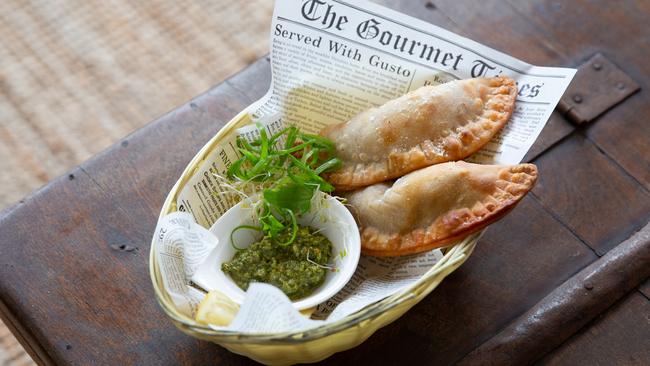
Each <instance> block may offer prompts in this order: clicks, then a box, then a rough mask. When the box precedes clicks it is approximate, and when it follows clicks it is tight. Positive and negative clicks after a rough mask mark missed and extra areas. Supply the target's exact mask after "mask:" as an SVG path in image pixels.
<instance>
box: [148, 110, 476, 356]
mask: <svg viewBox="0 0 650 366" xmlns="http://www.w3.org/2000/svg"><path fill="white" fill-rule="evenodd" d="M249 109H250V106H249V107H247V108H245V109H244V110H242V111H241V112H239V113H238V114H237V115H236V116H235V117H234V118H232V119H231V120H230V121H229V122H228V123H227V124H226V125H225V126H224V127H223V128H221V129H220V130H219V131H218V132H217V134H215V135H214V136H213V137H212V138H211V139H210V140H209V141H208V142H207V143H206V144H205V145H204V146H203V147H202V148H201V149H200V150H199V151H198V152H197V153H196V155H195V156H194V157H193V158H192V160H191V161H190V162H189V163H188V164H187V165H186V167H185V169H184V170H183V173H182V174H181V175H180V177H179V179H178V180H177V181H176V183H175V184H174V186H173V187H172V189H171V190H170V191H169V193H168V194H167V197H166V198H165V201H164V203H163V205H162V208H161V211H160V214H159V216H158V220H157V222H160V220H161V219H162V218H163V217H164V216H165V215H167V214H169V213H172V212H175V211H176V202H175V199H176V197H177V196H178V193H179V192H180V190H181V188H182V187H183V186H184V185H185V184H186V182H187V181H188V180H189V179H190V178H191V177H192V176H193V175H194V174H193V173H194V172H195V171H196V170H197V169H199V167H200V166H201V163H202V162H203V161H204V160H205V159H206V158H207V156H208V155H209V154H210V153H211V152H212V150H213V149H214V148H215V147H216V145H218V144H219V143H220V142H221V140H222V139H223V137H225V136H227V135H228V134H230V133H231V132H232V131H233V130H235V129H236V128H239V127H240V126H243V125H244V124H246V122H250V121H251V118H250V115H249ZM480 235H481V232H479V233H474V234H472V235H469V236H467V237H465V238H463V239H461V240H460V241H458V242H457V243H455V244H452V245H450V246H448V247H446V253H445V254H444V255H443V257H442V258H441V259H440V260H439V261H437V262H436V264H434V265H433V266H432V267H431V268H430V269H429V270H428V271H427V272H426V273H425V274H424V275H423V276H422V277H421V278H420V279H419V280H418V281H416V282H415V283H413V284H411V285H410V286H407V287H405V288H403V289H402V290H400V291H398V292H396V293H394V294H393V295H391V296H388V297H386V298H384V299H382V300H379V301H377V302H375V303H372V304H370V305H368V306H366V307H364V308H363V309H361V310H359V311H357V312H355V313H353V314H350V315H348V316H345V317H343V318H341V319H339V320H337V321H334V322H330V323H324V324H322V325H320V326H317V327H314V328H309V329H306V330H299V331H290V332H280V333H272V334H269V333H240V332H236V331H229V330H218V329H214V328H212V327H210V326H208V325H202V324H199V323H197V322H196V321H195V320H194V319H192V318H190V317H188V316H186V315H184V314H181V313H180V312H179V311H178V310H177V309H176V308H175V306H174V304H173V302H172V301H171V298H170V297H169V295H168V294H167V292H166V291H165V290H164V284H163V283H162V276H161V274H160V271H159V267H158V259H157V255H156V248H155V232H154V233H153V235H152V240H151V244H150V253H149V276H150V278H151V282H152V284H153V288H154V294H155V297H156V300H157V302H158V304H159V305H160V307H161V308H162V309H163V311H164V312H165V313H166V314H167V316H169V317H170V318H171V319H172V321H173V322H174V323H175V325H176V326H177V327H179V328H180V329H181V330H184V331H191V332H194V333H197V334H199V335H202V336H209V337H218V338H219V340H220V341H227V342H237V343H240V342H245V343H264V344H267V343H276V342H279V343H301V342H305V341H308V340H314V339H318V338H322V337H326V336H328V335H331V334H333V333H338V332H340V331H343V330H346V329H349V328H352V327H354V326H357V325H359V324H361V323H362V322H364V321H366V320H369V319H373V318H375V317H378V316H380V315H381V314H383V313H385V312H387V311H389V310H391V309H394V308H397V307H399V306H400V305H402V304H405V303H407V302H408V301H409V300H414V299H416V298H417V297H418V296H419V295H421V294H422V292H423V291H425V289H426V288H427V285H428V284H430V283H432V282H433V281H434V279H435V278H438V276H442V277H441V278H440V281H442V279H444V278H445V277H446V276H447V275H449V274H450V273H451V272H453V271H454V270H456V269H457V268H458V267H459V266H460V265H461V264H462V263H463V262H465V260H467V258H468V257H469V255H470V254H471V253H472V251H473V250H474V247H475V246H476V242H477V241H478V238H479V237H480ZM432 290H433V288H432V289H430V290H429V291H432Z"/></svg>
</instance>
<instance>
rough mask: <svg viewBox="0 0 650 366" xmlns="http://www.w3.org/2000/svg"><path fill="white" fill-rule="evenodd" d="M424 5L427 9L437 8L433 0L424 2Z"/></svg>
mask: <svg viewBox="0 0 650 366" xmlns="http://www.w3.org/2000/svg"><path fill="white" fill-rule="evenodd" d="M424 7H425V8H427V9H431V10H434V9H435V8H436V4H434V3H433V2H431V1H427V3H426V4H424Z"/></svg>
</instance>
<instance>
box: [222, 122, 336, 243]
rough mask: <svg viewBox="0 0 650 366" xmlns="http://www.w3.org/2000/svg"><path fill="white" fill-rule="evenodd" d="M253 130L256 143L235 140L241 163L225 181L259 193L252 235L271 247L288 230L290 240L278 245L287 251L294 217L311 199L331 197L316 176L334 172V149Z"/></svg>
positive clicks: (286, 133)
mask: <svg viewBox="0 0 650 366" xmlns="http://www.w3.org/2000/svg"><path fill="white" fill-rule="evenodd" d="M257 128H258V129H259V132H260V137H259V138H258V139H257V140H255V141H253V142H250V143H249V142H248V141H246V140H244V139H242V138H239V139H237V149H238V150H239V152H240V153H241V154H242V157H241V158H240V159H239V160H237V161H235V162H234V163H233V164H232V165H231V166H230V167H229V168H228V178H230V179H235V180H238V181H240V182H247V183H253V184H256V185H260V186H262V187H264V189H263V190H262V195H261V202H260V204H259V206H258V207H259V208H258V218H259V223H260V227H259V228H257V229H260V230H261V231H262V232H263V233H264V235H265V236H266V237H270V238H271V239H273V240H274V241H275V240H276V239H277V237H278V234H279V233H281V232H283V231H284V230H291V233H292V235H291V236H290V239H289V240H288V241H286V242H284V243H278V244H280V245H289V244H291V243H292V242H293V241H294V239H295V237H296V232H297V231H298V222H297V217H298V216H300V215H301V214H304V213H306V212H308V211H309V209H310V207H311V200H312V197H313V196H314V194H315V193H316V192H317V191H319V190H320V191H322V192H332V191H334V186H332V185H331V184H329V183H328V182H327V181H325V180H324V179H323V178H321V177H320V176H319V175H320V174H322V173H324V172H329V171H332V170H335V169H337V168H339V167H340V166H341V160H340V159H338V158H336V157H335V156H334V154H335V149H334V144H333V143H332V142H331V141H330V140H328V139H326V138H324V137H322V136H318V135H311V134H307V133H302V132H300V130H299V129H298V128H297V127H294V126H291V127H287V128H285V129H283V130H282V131H280V132H278V133H276V134H274V135H273V136H271V137H269V136H268V134H267V133H266V129H264V127H262V126H261V125H260V124H258V125H257ZM246 228H249V229H250V227H246ZM238 229H240V228H235V230H238Z"/></svg>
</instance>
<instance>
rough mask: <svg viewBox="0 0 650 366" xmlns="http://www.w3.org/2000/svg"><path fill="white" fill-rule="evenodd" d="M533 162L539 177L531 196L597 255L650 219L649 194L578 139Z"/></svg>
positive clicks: (615, 165) (585, 140)
mask: <svg viewBox="0 0 650 366" xmlns="http://www.w3.org/2000/svg"><path fill="white" fill-rule="evenodd" d="M535 163H536V164H537V166H538V168H539V171H540V174H539V176H540V178H539V180H538V183H537V186H536V187H535V188H534V189H533V193H534V194H535V195H536V196H537V197H539V200H540V201H541V202H542V204H543V205H544V206H545V207H548V208H549V210H550V211H551V212H553V213H554V215H557V217H559V218H560V220H561V221H562V222H564V223H565V224H566V225H567V226H568V227H569V228H571V230H572V231H573V232H574V233H576V235H578V236H579V237H580V238H581V239H583V240H584V241H585V242H586V243H587V244H588V245H589V246H590V247H591V248H593V249H594V250H595V251H596V253H597V254H598V255H603V254H605V253H606V252H607V251H608V250H610V249H611V248H613V247H614V246H615V245H617V244H618V243H620V242H621V241H623V240H625V239H626V238H627V237H629V236H630V235H631V234H632V233H633V232H635V231H637V230H639V229H640V228H641V227H642V226H643V225H644V224H645V223H646V222H648V219H650V194H648V192H647V191H646V190H645V189H643V187H641V186H640V185H639V184H638V183H637V182H636V181H635V180H634V179H632V178H630V177H629V176H628V175H627V174H626V172H625V171H624V170H622V169H621V167H620V166H618V165H617V164H615V163H614V162H613V161H612V160H611V159H610V158H609V157H607V156H606V155H604V154H603V153H602V152H601V151H600V150H599V149H598V148H597V147H596V146H595V145H594V144H593V143H592V142H591V141H590V140H589V139H587V138H585V137H583V136H582V135H580V134H578V135H573V136H571V137H570V138H569V139H567V140H566V141H564V142H563V143H562V144H560V145H558V146H555V147H554V148H552V149H551V150H549V151H548V152H546V153H545V154H544V155H542V156H541V157H540V158H538V159H536V160H535Z"/></svg>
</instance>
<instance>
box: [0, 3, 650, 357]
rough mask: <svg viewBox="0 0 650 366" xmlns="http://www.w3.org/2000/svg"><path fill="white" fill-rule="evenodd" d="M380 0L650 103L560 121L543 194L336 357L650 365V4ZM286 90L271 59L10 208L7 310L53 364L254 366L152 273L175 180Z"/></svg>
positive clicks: (546, 151) (1, 268) (4, 217)
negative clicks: (641, 234) (167, 304)
mask: <svg viewBox="0 0 650 366" xmlns="http://www.w3.org/2000/svg"><path fill="white" fill-rule="evenodd" d="M381 2H383V3H385V4H386V5H389V6H391V7H393V8H395V9H396V10H399V11H402V12H404V13H407V14H410V15H413V16H416V17H419V18H422V19H424V20H426V21H429V22H432V23H434V24H438V25H440V26H443V27H445V28H447V29H450V30H452V31H454V32H457V33H460V34H462V35H465V36H467V37H470V38H472V39H475V40H477V41H479V42H482V43H485V44H487V45H489V46H492V47H494V48H496V49H499V50H502V51H505V52H507V53H509V54H511V55H513V56H515V57H518V58H521V59H523V60H525V61H528V62H531V63H534V64H538V65H549V66H575V67H577V66H579V65H581V64H583V62H585V61H586V60H587V59H589V58H590V57H591V56H593V55H594V54H596V53H598V52H600V53H602V54H603V55H604V56H605V57H606V58H607V59H609V60H611V61H612V62H613V63H614V64H616V65H618V67H619V68H621V69H622V70H623V71H624V72H625V73H626V74H627V75H629V76H630V77H631V79H633V80H634V81H635V82H636V83H638V84H639V85H640V87H641V91H640V92H637V93H635V94H633V95H632V96H630V97H629V98H627V99H626V100H624V101H623V102H622V103H620V104H618V105H616V106H615V107H613V108H612V109H610V110H609V111H607V112H605V113H604V114H602V115H601V116H600V117H598V118H595V119H594V120H593V121H591V122H589V123H585V124H582V125H579V126H576V125H574V124H572V123H570V122H569V121H568V119H567V118H565V117H563V116H562V115H561V114H560V113H558V112H555V113H554V114H553V116H552V118H551V122H550V124H549V125H548V126H547V128H546V129H545V131H544V132H543V134H542V136H541V137H540V139H539V140H538V143H537V145H536V146H535V148H534V152H533V153H531V155H529V158H533V162H534V163H535V164H537V165H538V167H539V169H540V181H539V183H538V185H537V186H536V188H535V189H534V190H533V192H532V194H529V195H528V196H527V198H526V199H525V200H524V201H523V202H522V203H521V204H520V205H519V206H518V207H517V208H516V209H515V210H514V211H513V212H512V213H511V214H510V215H509V216H508V217H506V218H505V219H504V220H502V221H501V222H499V223H497V224H495V225H493V226H492V227H490V228H489V230H488V231H487V233H486V235H485V236H484V237H483V239H482V240H481V242H480V243H479V245H478V247H477V249H476V251H475V252H474V254H473V255H472V257H471V258H470V259H469V260H468V261H467V262H466V263H465V264H464V265H463V266H462V267H461V268H460V269H459V270H458V271H456V272H455V273H453V274H452V275H451V276H449V278H447V279H446V280H445V281H444V282H443V283H442V284H441V285H440V287H439V288H438V289H436V290H435V291H434V292H433V293H432V294H431V295H429V296H428V297H427V298H426V299H425V300H424V301H422V302H421V303H420V304H418V305H417V306H416V307H414V308H413V309H412V310H411V311H409V312H408V313H407V314H406V315H405V316H403V317H402V318H401V319H399V320H398V321H396V322H395V323H393V324H392V325H390V326H387V327H385V328H383V329H381V330H380V331H378V332H377V333H376V334H375V335H373V336H372V337H371V338H370V339H368V341H366V342H365V343H363V344H362V345H360V346H358V347H356V348H355V349H353V350H350V351H347V352H343V353H340V354H337V355H334V356H333V357H331V358H329V359H327V360H326V361H325V362H326V363H330V364H341V363H346V364H348V363H355V362H356V363H359V364H368V363H381V364H383V363H389V364H397V363H399V364H425V363H426V364H441V365H444V364H452V363H455V362H459V361H460V362H461V363H465V364H475V363H487V364H490V363H492V364H504V363H515V364H522V363H530V362H533V361H538V362H541V363H544V364H567V365H573V364H590V365H595V364H602V365H611V364H625V365H627V364H639V365H641V364H648V363H649V362H650V301H649V300H648V298H649V297H650V284H649V282H648V280H647V278H648V268H650V257H649V256H650V254H649V249H648V248H649V247H650V246H649V245H648V243H647V240H645V239H644V238H640V239H637V240H636V241H635V242H628V243H624V244H620V245H619V243H621V242H622V241H623V240H625V239H626V238H628V237H629V236H630V235H632V234H633V233H634V232H635V231H637V230H639V229H640V228H642V227H643V226H645V225H646V223H647V222H648V219H649V218H650V193H649V189H650V122H649V121H648V119H649V116H650V61H649V57H650V55H649V54H648V49H649V46H650V44H649V41H648V40H649V39H650V27H648V26H647V21H648V19H650V3H649V2H647V1H643V0H639V1H637V2H634V1H625V2H610V1H606V0H601V1H570V2H569V1H567V2H564V1H560V2H558V1H554V0H536V1H526V2H520V1H511V2H506V1H496V0H494V1H493V0H488V1H483V2H481V3H480V5H479V4H478V3H476V2H474V1H469V0H449V1H442V0H433V1H407V0H404V1H388V0H385V1H381ZM592 66H593V65H592ZM593 67H594V69H596V68H597V66H593ZM269 82H270V70H269V63H268V60H266V59H261V60H259V61H257V62H255V63H254V64H253V65H251V66H250V67H248V68H247V69H245V70H243V71H242V72H240V73H239V74H237V75H235V76H234V77H232V78H231V79H229V80H227V81H226V82H224V83H223V84H221V85H218V86H216V87H214V88H212V89H211V90H209V91H207V92H206V93H205V94H203V95H201V96H199V97H197V98H195V99H193V100H192V101H190V102H189V103H187V104H185V105H183V106H181V107H179V108H177V109H175V110H173V111H171V112H170V113H168V114H167V115H165V116H163V117H161V118H160V119H158V120H156V121H154V122H152V123H151V124H149V125H148V126H146V127H145V128H143V129H141V130H139V131H137V132H136V133H134V134H132V135H130V136H128V137H126V138H124V139H123V140H122V141H120V142H119V143H117V144H116V145H114V146H113V147H111V148H109V149H108V150H106V151H104V152H103V153H101V154H99V155H97V156H96V157H94V158H92V159H91V160H89V161H87V162H85V163H83V164H81V165H80V166H78V167H76V168H75V169H73V170H72V171H70V172H69V174H66V175H64V176H62V177H60V178H58V179H56V180H54V181H53V182H51V183H50V184H48V185H47V186H45V187H44V188H43V189H41V190H39V191H38V192H36V193H35V194H33V195H32V196H30V197H28V198H26V199H25V200H23V201H21V202H20V203H19V204H18V205H16V206H15V207H12V208H10V209H9V210H6V211H4V212H2V213H0V248H1V249H0V250H1V254H2V255H1V256H0V295H1V301H0V314H1V315H2V319H3V320H4V321H5V322H6V323H7V324H8V325H9V326H10V327H11V328H12V330H13V331H14V333H15V334H16V335H17V336H18V338H19V339H20V340H21V342H22V343H23V345H25V347H26V348H27V349H28V351H29V352H30V354H31V355H32V357H34V359H35V360H36V361H37V362H39V363H41V364H74V365H85V364H111V365H112V364H139V365H152V364H200V365H202V364H207V363H228V364H244V363H250V362H251V361H250V360H248V359H246V358H243V357H241V356H237V355H234V354H232V353H230V352H228V351H226V350H225V349H222V348H221V347H219V346H217V345H214V344H211V343H207V342H203V341H199V340H196V339H193V338H190V337H187V336H185V335H183V334H182V333H180V332H179V331H178V330H176V329H175V328H174V327H173V326H172V325H171V323H170V322H169V321H168V320H167V319H166V318H165V315H164V314H163V312H162V310H161V309H160V308H159V307H158V305H157V303H156V301H155V299H154V295H153V291H152V286H151V282H150V279H149V275H148V268H147V266H148V263H147V262H148V254H149V243H150V239H151V235H152V232H153V229H154V225H155V223H156V218H157V215H158V212H159V209H160V207H161V205H162V202H163V199H164V197H165V195H166V194H167V192H168V191H169V190H170V188H171V187H172V185H173V183H174V181H175V180H176V179H177V178H178V176H179V175H180V173H181V171H182V170H183V168H184V167H185V165H186V164H187V163H188V162H189V160H190V159H191V158H192V156H193V155H194V154H195V153H196V152H197V151H198V149H199V148H200V147H201V146H202V145H203V144H204V143H205V142H206V141H207V140H208V139H209V138H210V137H211V136H213V135H214V134H215V133H216V132H217V131H218V130H219V128H221V127H222V126H223V125H224V123H225V122H227V121H228V120H229V119H230V118H231V117H232V116H234V115H235V114H236V113H237V112H239V111H240V110H241V109H242V108H244V107H245V106H246V105H248V104H249V103H250V102H252V101H254V100H256V99H257V98H259V97H260V96H262V94H263V93H264V92H265V91H266V90H267V88H268V85H269ZM603 83H605V81H603ZM608 87H609V88H610V89H611V88H614V89H612V90H615V86H608ZM624 87H625V85H624ZM568 97H571V96H568ZM576 99H579V98H576V97H573V100H574V102H576ZM568 100H569V103H571V102H570V101H571V99H568ZM581 102H582V101H581ZM589 102H590V101H589V100H584V102H583V103H585V104H586V103H589ZM578 109H579V108H578ZM567 115H568V114H567ZM581 271H582V272H581ZM565 281H568V282H567V283H565V284H564V285H562V284H563V283H564V282H565Z"/></svg>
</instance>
